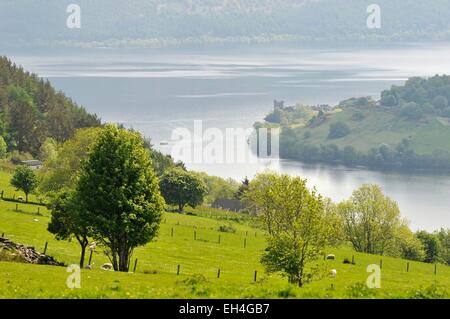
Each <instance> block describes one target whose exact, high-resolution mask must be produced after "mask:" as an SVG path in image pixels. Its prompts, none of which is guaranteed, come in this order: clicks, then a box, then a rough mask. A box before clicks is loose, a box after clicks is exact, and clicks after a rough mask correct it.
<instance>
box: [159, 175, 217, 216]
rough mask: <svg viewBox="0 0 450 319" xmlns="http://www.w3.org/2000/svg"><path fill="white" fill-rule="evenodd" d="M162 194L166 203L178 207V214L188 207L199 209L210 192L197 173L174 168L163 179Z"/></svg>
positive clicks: (161, 183) (161, 184)
mask: <svg viewBox="0 0 450 319" xmlns="http://www.w3.org/2000/svg"><path fill="white" fill-rule="evenodd" d="M160 186H161V194H162V195H163V197H164V199H165V200H166V203H167V204H169V205H177V206H178V212H179V213H182V212H183V210H184V207H185V206H186V205H189V206H191V207H192V208H195V207H197V206H198V205H200V204H201V203H203V200H204V198H205V195H206V193H207V191H208V188H207V186H206V184H205V183H204V182H203V180H202V179H201V178H200V177H199V176H198V175H197V174H195V173H192V172H188V171H185V170H183V169H181V168H174V169H171V170H169V171H167V172H166V173H164V174H163V175H162V177H161V182H160Z"/></svg>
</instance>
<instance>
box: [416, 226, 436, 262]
mask: <svg viewBox="0 0 450 319" xmlns="http://www.w3.org/2000/svg"><path fill="white" fill-rule="evenodd" d="M416 237H417V238H418V239H419V240H420V241H421V242H422V245H423V247H424V250H425V259H424V261H425V262H427V263H434V262H438V261H441V260H440V250H441V247H440V243H439V239H438V237H437V236H436V235H435V234H430V233H428V232H426V231H424V230H422V231H418V232H417V233H416Z"/></svg>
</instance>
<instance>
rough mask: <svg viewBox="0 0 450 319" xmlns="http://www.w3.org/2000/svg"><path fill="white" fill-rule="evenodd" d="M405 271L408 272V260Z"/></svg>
mask: <svg viewBox="0 0 450 319" xmlns="http://www.w3.org/2000/svg"><path fill="white" fill-rule="evenodd" d="M406 272H409V261H408V262H407V263H406Z"/></svg>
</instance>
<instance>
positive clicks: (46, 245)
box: [44, 241, 48, 255]
mask: <svg viewBox="0 0 450 319" xmlns="http://www.w3.org/2000/svg"><path fill="white" fill-rule="evenodd" d="M47 247H48V242H47V241H46V242H45V247H44V255H45V254H46V253H47Z"/></svg>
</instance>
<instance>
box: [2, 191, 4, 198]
mask: <svg viewBox="0 0 450 319" xmlns="http://www.w3.org/2000/svg"><path fill="white" fill-rule="evenodd" d="M3 192H4V191H2V199H3Z"/></svg>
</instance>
